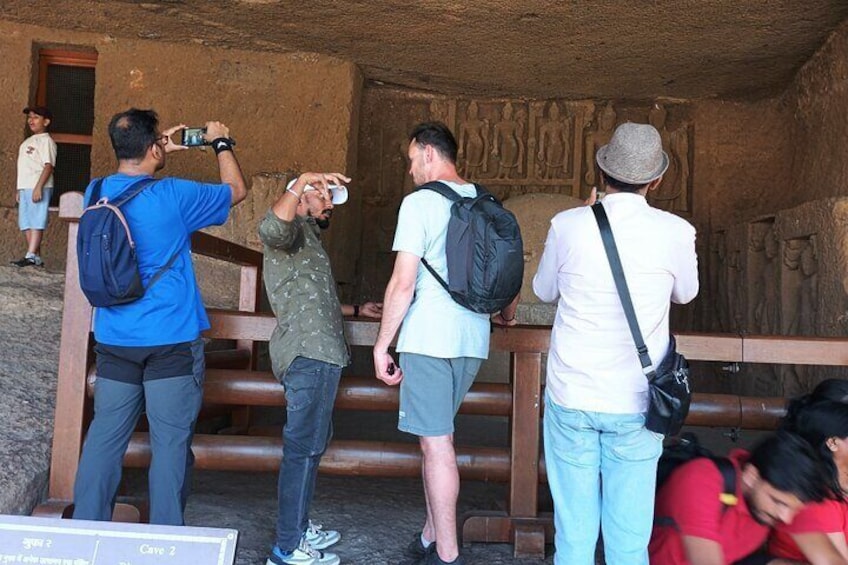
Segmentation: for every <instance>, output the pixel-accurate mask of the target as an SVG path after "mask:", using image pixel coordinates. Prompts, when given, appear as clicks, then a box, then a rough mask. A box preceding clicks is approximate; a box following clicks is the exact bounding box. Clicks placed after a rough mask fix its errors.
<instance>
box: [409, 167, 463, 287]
mask: <svg viewBox="0 0 848 565" xmlns="http://www.w3.org/2000/svg"><path fill="white" fill-rule="evenodd" d="M415 190H432V191H433V192H438V193H439V194H441V195H442V196H444V197H445V198H447V199H448V200H450V201H451V202H459V201H460V200H461V199H462V197H461V196H460V195H459V194H457V193H456V192H455V191H454V190H453V189H452V188H451V187H449V186H448V185H446V184H445V183H443V182H439V181H432V182H427V183H424V184H422V185H421V186H419V187H417V188H416V189H415ZM421 264H422V265H424V267H425V268H426V269H427V270H428V271H430V274H431V275H433V277H434V278H435V279H436V281H438V283H439V284H440V285H442V288H444V289H445V292H447V293H448V294H450V287H449V286H448V282H447V281H446V280H445V279H443V278H442V277H440V276H439V273H437V272H436V270H435V269H434V268H433V267H432V266H430V263H428V262H427V259H425V258H423V257H422V258H421Z"/></svg>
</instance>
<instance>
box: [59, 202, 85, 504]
mask: <svg viewBox="0 0 848 565" xmlns="http://www.w3.org/2000/svg"><path fill="white" fill-rule="evenodd" d="M81 213H82V194H81V193H79V192H69V193H65V194H63V195H62V197H61V199H60V205H59V217H60V218H62V219H63V220H66V221H67V222H68V252H67V264H66V267H65V295H64V308H63V313H62V336H61V340H60V345H59V372H58V384H57V390H56V414H55V423H54V427H53V449H52V455H51V462H50V486H49V493H48V496H49V498H50V499H51V500H52V501H55V504H57V505H62V504H67V503H70V502H71V500H73V491H74V478H75V477H76V473H77V465H78V463H79V458H80V452H81V450H82V439H83V433H84V430H85V422H84V421H83V420H84V414H85V402H86V394H85V390H86V386H85V379H86V375H87V373H88V364H89V359H88V356H89V351H90V347H89V346H90V332H91V315H92V308H91V305H90V304H89V303H88V300H86V298H85V295H83V293H82V291H81V290H80V288H79V272H78V270H77V231H78V229H79V217H80V214H81Z"/></svg>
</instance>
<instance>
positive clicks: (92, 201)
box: [83, 177, 103, 208]
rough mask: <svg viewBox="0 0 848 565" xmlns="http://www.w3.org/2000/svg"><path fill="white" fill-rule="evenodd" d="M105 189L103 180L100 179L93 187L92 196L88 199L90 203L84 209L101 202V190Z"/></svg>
mask: <svg viewBox="0 0 848 565" xmlns="http://www.w3.org/2000/svg"><path fill="white" fill-rule="evenodd" d="M102 187H103V178H102V177H101V178H99V179H97V180H95V181H94V186H92V187H91V196H89V198H88V202H87V203H86V204H85V206H83V208H87V207H88V206H91V205H92V204H97V201H98V200H100V189H101V188H102Z"/></svg>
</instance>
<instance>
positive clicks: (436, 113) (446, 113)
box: [430, 99, 453, 130]
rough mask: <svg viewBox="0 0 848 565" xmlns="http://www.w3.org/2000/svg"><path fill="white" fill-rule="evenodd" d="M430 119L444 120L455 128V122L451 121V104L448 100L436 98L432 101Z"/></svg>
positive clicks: (435, 120) (450, 126) (443, 121)
mask: <svg viewBox="0 0 848 565" xmlns="http://www.w3.org/2000/svg"><path fill="white" fill-rule="evenodd" d="M430 120H432V121H434V122H442V123H443V124H446V125H447V126H448V127H449V128H451V130H453V127H452V126H453V124H451V123H450V104H448V101H447V100H439V99H436V100H433V101H431V102H430Z"/></svg>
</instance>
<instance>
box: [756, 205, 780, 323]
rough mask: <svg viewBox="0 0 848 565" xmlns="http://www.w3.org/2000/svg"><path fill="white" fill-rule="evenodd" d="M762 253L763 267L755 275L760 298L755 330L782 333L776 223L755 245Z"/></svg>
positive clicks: (768, 228) (758, 298)
mask: <svg viewBox="0 0 848 565" xmlns="http://www.w3.org/2000/svg"><path fill="white" fill-rule="evenodd" d="M755 245H756V246H757V247H758V249H755V250H756V251H761V252H762V267H761V268H760V272H759V274H753V275H754V277H755V278H756V280H757V288H758V291H759V293H758V297H757V303H756V305H755V307H754V328H753V330H754V331H756V332H758V333H761V334H765V335H776V334H779V333H780V290H779V289H780V287H779V285H780V279H779V277H780V263H779V262H778V259H777V255H778V252H779V249H780V247H779V246H780V242H779V240H778V235H777V231H776V229H775V227H774V222H769V223H768V226H767V227H766V229H765V231H764V232H763V233H762V239H760V241H759V242H758V243H757V244H755Z"/></svg>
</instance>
